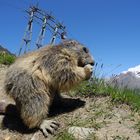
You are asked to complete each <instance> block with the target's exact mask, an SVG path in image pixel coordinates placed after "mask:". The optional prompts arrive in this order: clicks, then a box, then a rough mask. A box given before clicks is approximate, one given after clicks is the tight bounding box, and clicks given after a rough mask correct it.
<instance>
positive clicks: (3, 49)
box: [0, 45, 14, 55]
mask: <svg viewBox="0 0 140 140" xmlns="http://www.w3.org/2000/svg"><path fill="white" fill-rule="evenodd" d="M0 52H6V53H7V54H10V55H14V54H12V53H11V52H10V51H9V50H8V49H6V48H4V47H3V46H2V45H0Z"/></svg>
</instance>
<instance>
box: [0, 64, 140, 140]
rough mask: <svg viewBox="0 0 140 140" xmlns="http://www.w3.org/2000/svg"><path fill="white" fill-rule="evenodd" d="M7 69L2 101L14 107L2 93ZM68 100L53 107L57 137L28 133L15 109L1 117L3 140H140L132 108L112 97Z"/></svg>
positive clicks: (1, 76) (0, 138)
mask: <svg viewBox="0 0 140 140" xmlns="http://www.w3.org/2000/svg"><path fill="white" fill-rule="evenodd" d="M6 69H7V66H5V65H0V85H1V86H0V101H1V100H2V101H3V102H5V103H12V104H14V102H13V101H12V100H11V99H10V98H9V97H7V96H6V95H5V94H4V91H3V90H2V89H3V88H2V85H3V81H4V75H5V72H6ZM71 96H72V94H71ZM66 97H67V100H68V101H69V104H67V105H65V106H60V107H59V106H57V109H56V107H55V108H54V107H52V110H51V112H50V118H54V119H55V120H57V121H58V122H60V128H59V130H58V132H57V133H56V134H55V136H53V137H50V138H45V137H44V136H43V135H42V133H41V132H40V131H36V132H34V131H29V130H27V129H26V128H25V127H24V126H23V125H22V123H21V121H20V119H19V117H18V116H17V115H16V113H15V112H14V108H13V107H14V106H11V107H12V108H11V109H12V110H9V111H11V112H10V113H11V115H6V116H4V115H1V116H0V120H1V122H2V121H3V123H4V126H3V125H2V126H1V129H0V140H75V139H76V140H79V139H83V140H140V121H139V120H140V116H139V114H138V112H134V111H133V110H131V108H130V106H128V105H126V104H123V103H120V102H116V103H114V102H112V98H111V97H110V96H104V95H98V94H95V95H92V96H82V97H81V96H80V95H79V96H72V98H73V100H70V99H69V97H70V96H66ZM74 98H80V99H74ZM58 107H59V109H58ZM76 108H77V109H76ZM12 112H13V113H12ZM75 126H76V127H75ZM73 127H75V129H74V128H73ZM79 127H80V130H79ZM85 128H90V129H88V130H87V129H85ZM72 129H73V130H72ZM81 131H82V133H81ZM68 132H69V133H68Z"/></svg>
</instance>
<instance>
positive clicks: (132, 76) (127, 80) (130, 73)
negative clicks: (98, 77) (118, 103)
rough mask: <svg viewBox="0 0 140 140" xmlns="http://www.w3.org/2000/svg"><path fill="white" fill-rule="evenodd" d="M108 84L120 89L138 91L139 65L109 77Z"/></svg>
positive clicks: (139, 82)
mask: <svg viewBox="0 0 140 140" xmlns="http://www.w3.org/2000/svg"><path fill="white" fill-rule="evenodd" d="M109 83H111V84H113V85H115V86H118V87H122V88H123V87H127V88H129V89H140V65H138V66H136V67H134V68H129V69H128V70H127V71H124V72H122V73H120V74H119V75H117V76H114V77H111V78H110V80H109Z"/></svg>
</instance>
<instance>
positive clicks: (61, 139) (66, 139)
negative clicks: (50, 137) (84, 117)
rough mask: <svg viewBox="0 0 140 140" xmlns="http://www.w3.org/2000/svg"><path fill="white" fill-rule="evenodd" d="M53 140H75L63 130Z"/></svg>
mask: <svg viewBox="0 0 140 140" xmlns="http://www.w3.org/2000/svg"><path fill="white" fill-rule="evenodd" d="M54 140H76V139H75V138H74V137H73V136H72V135H71V134H69V133H68V132H67V130H64V131H63V132H60V133H59V134H57V136H56V137H55V138H54Z"/></svg>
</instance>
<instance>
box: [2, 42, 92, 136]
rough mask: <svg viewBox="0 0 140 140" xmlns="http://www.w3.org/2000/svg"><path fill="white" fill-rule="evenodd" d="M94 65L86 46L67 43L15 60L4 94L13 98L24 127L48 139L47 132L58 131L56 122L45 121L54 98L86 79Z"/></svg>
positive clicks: (44, 48) (48, 47)
mask: <svg viewBox="0 0 140 140" xmlns="http://www.w3.org/2000/svg"><path fill="white" fill-rule="evenodd" d="M93 65H94V60H93V58H92V57H91V55H90V53H89V50H88V49H87V48H86V47H85V46H83V45H82V44H80V43H79V42H77V41H75V40H66V41H63V42H62V43H60V44H58V45H54V46H46V47H43V48H40V49H39V50H36V51H34V52H29V53H27V54H25V55H23V56H20V57H19V58H17V60H16V61H15V62H14V64H12V65H11V66H10V67H9V69H8V71H7V74H6V78H5V85H4V86H5V91H6V93H7V94H8V95H10V96H11V97H12V98H13V99H14V101H15V103H16V107H17V110H18V111H19V114H20V117H21V119H22V120H23V122H24V124H25V125H26V126H27V127H28V128H39V129H41V130H42V132H43V134H44V135H45V136H48V131H49V132H51V133H53V132H54V131H55V130H56V129H57V128H58V123H57V122H55V121H53V120H47V115H48V110H49V107H50V105H51V103H52V101H53V99H54V97H55V95H59V94H60V92H64V91H68V90H69V89H71V88H72V87H73V86H75V85H77V84H78V83H79V82H81V81H83V80H88V79H89V78H90V77H91V74H92V67H93Z"/></svg>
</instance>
